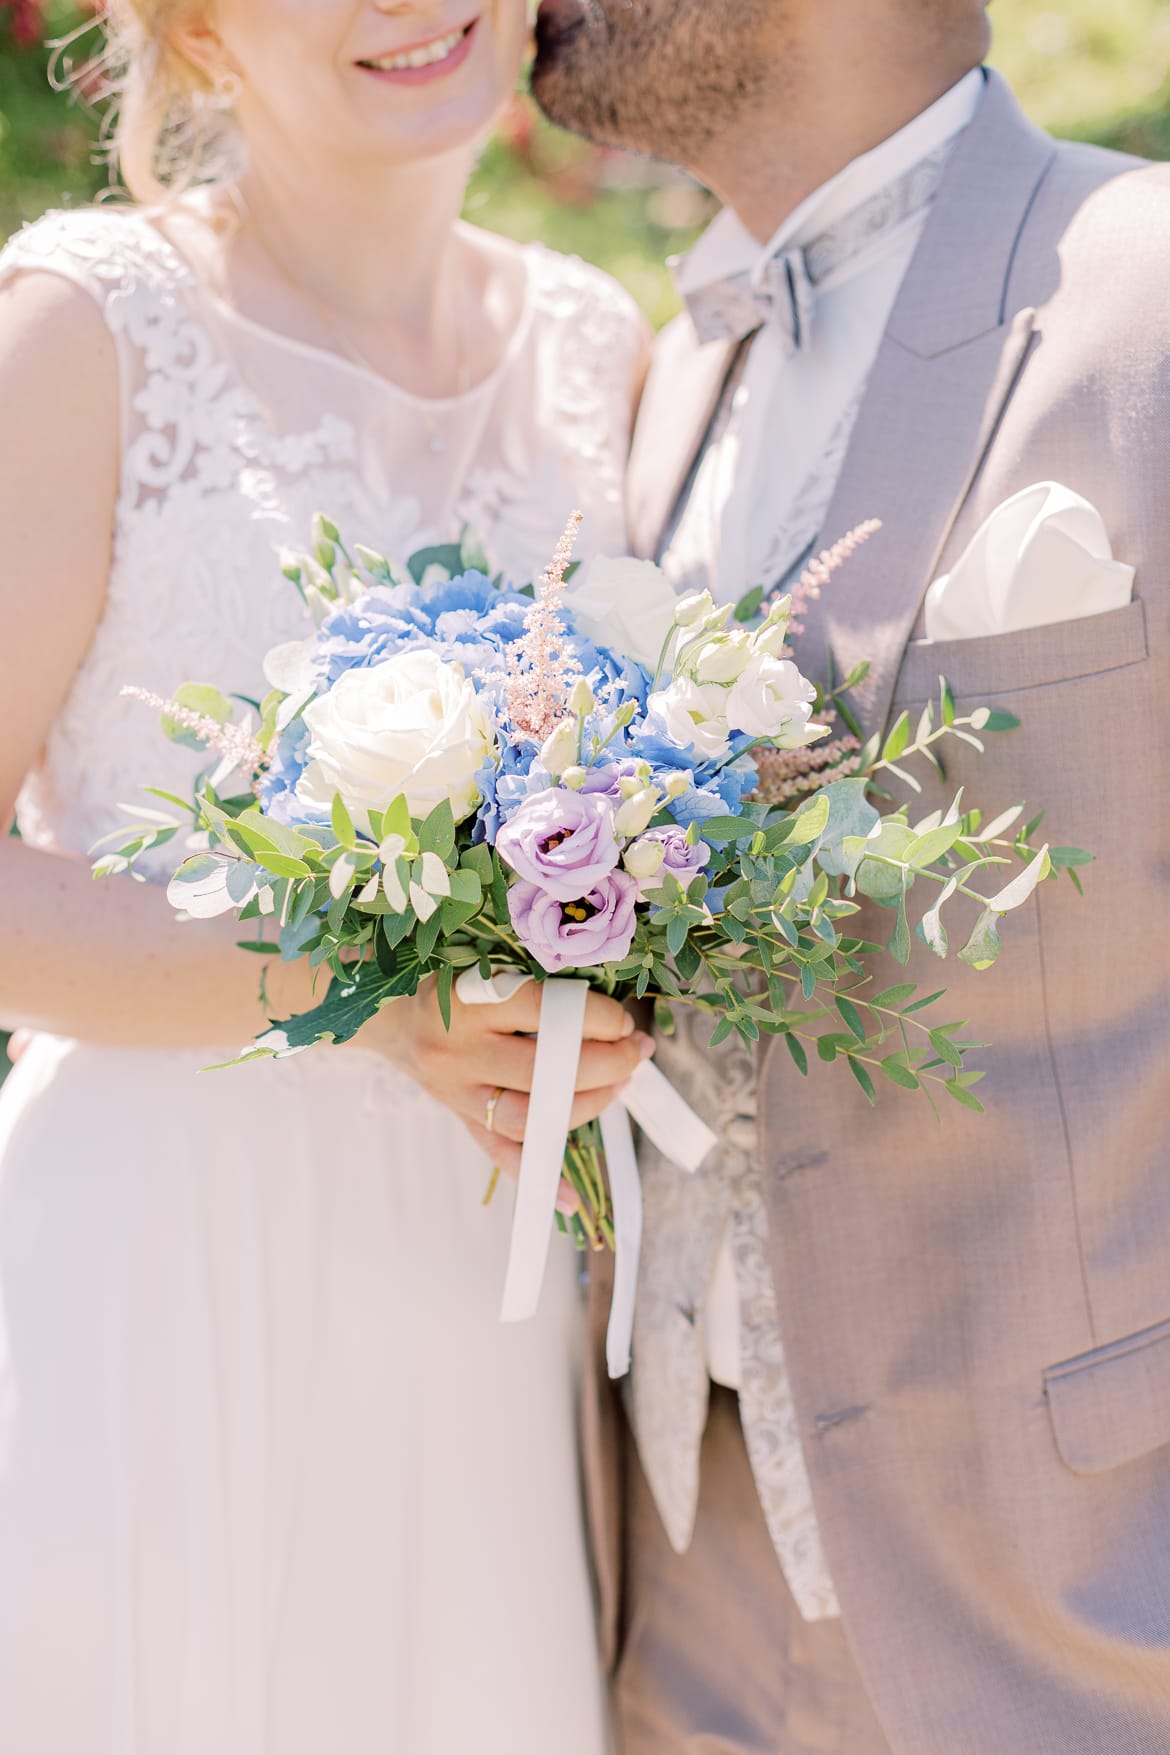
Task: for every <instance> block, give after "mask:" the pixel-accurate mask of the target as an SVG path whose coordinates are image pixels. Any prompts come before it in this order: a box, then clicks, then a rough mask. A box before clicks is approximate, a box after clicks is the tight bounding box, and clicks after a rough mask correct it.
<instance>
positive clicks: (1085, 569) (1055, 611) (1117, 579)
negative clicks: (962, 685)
mask: <svg viewBox="0 0 1170 1755" xmlns="http://www.w3.org/2000/svg"><path fill="white" fill-rule="evenodd" d="M1133 581H1134V569H1133V568H1132V567H1127V566H1125V565H1124V563H1123V562H1121V561H1115V560H1114V559H1113V547H1112V544H1111V543H1110V541H1109V535H1108V532H1107V531H1106V529H1105V524H1104V521H1103V519H1102V517H1101V514H1100V512H1098V510H1097V508H1096V507H1095V506H1094V505H1092V504H1091V502H1090V501H1088V500H1086V499H1082V497H1081V495H1080V494H1074V493H1073V491H1072V489H1071V488H1066V487H1062V486H1061V485H1060V483H1059V482H1056V481H1041V482H1037V483H1036V484H1035V486H1034V487H1029V488H1024V490H1023V492H1022V493H1018V494H1013V495H1012V497H1011V499H1010V500H1005V501H1004V503H1003V505H1002V506H997V507H996V509H995V511H994V512H993V513H992V514H991V516H990V518H988V519H987V521H986V522H985V523H984V524H981V525H980V527H979V529H978V530H977V531H976V532H975V535H974V536H973V537H972V539H971V541H970V543H969V544H968V546H967V548H966V550H965V551H964V553H963V554H962V556H961V557H960V559H959V560H958V561H957V562H956V563H955V566H954V567H953V568H952V570H951V571H950V572H949V573H944V574H943V575H942V577H941V578H939V579H936V580H935V582H934V584H933V585H932V586H931V587H930V590H929V591H928V592H927V594H926V638H927V639H928V640H971V639H975V638H976V637H977V636H978V635H980V634H1008V633H1018V632H1019V631H1020V629H1022V628H1038V627H1044V626H1047V625H1048V624H1049V623H1051V622H1065V621H1076V620H1078V619H1080V618H1081V617H1082V616H1090V615H1101V614H1103V613H1104V612H1105V611H1106V610H1110V609H1121V608H1123V607H1124V605H1125V604H1127V603H1128V602H1129V601H1130V599H1131V597H1132V596H1133Z"/></svg>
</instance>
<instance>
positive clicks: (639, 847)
mask: <svg viewBox="0 0 1170 1755" xmlns="http://www.w3.org/2000/svg"><path fill="white" fill-rule="evenodd" d="M665 858H666V848H665V847H664V846H663V844H662V842H661V841H631V842H630V845H629V846H628V847H627V848H626V851H625V853H624V854H623V855H622V864H623V865H624V866H625V868H626V870H627V871H628V872H629V874H630V876H631V877H636V878H652V877H655V876H656V875H657V873H658V872H660V871H661V870H662V862H663V860H664V859H665Z"/></svg>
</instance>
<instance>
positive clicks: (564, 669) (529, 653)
mask: <svg viewBox="0 0 1170 1755" xmlns="http://www.w3.org/2000/svg"><path fill="white" fill-rule="evenodd" d="M582 522H583V514H582V513H580V512H574V513H572V515H571V516H570V518H569V522H568V523H567V524H566V526H565V529H564V533H563V535H562V536H561V540H560V542H559V543H558V544H557V548H556V553H555V554H554V555H553V558H552V560H551V561H550V562H549V564H548V566H547V567H546V568H545V570H544V572H543V573H542V574H541V576H540V580H539V582H538V584H537V587H536V597H535V600H534V602H533V605H532V608H531V609H530V610H529V611H528V612H527V614H526V615H525V617H524V633H523V634H522V636H521V637H520V639H519V640H517V642H516V644H515V645H514V646H513V647H511V649H510V650H509V652H508V656H507V662H506V665H505V668H504V670H503V671H494V672H492V673H491V674H490V675H489V676H488V677H487V679H486V680H487V681H489V682H502V683H503V685H504V698H505V700H506V701H507V704H508V716H509V718H510V719H511V721H512V724H513V725H514V726H515V727H516V729H517V731H521V732H524V733H525V734H526V735H527V736H529V737H532V738H536V739H537V740H538V741H539V742H541V743H543V742H544V740H545V738H546V737H548V736H549V734H550V733H551V732H553V731H555V730H556V728H557V726H558V725H559V724H560V722H561V720H562V719H564V718H565V717H566V716H567V715H568V711H569V691H570V689H571V688H572V686H573V684H574V682H575V681H576V680H577V678H578V677H579V676H580V675H581V665H580V662H579V660H578V659H577V658H576V657H575V655H574V654H573V653H572V652H571V651H570V650H569V644H568V642H569V630H568V629H567V628H566V626H565V624H564V622H563V621H562V620H561V615H560V606H561V603H562V601H563V599H564V595H565V590H566V586H565V574H566V573H567V572H568V570H569V566H570V563H571V562H572V559H573V545H574V543H575V542H576V540H577V532H578V531H579V530H580V528H581V524H582Z"/></svg>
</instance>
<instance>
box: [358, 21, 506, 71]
mask: <svg viewBox="0 0 1170 1755" xmlns="http://www.w3.org/2000/svg"><path fill="white" fill-rule="evenodd" d="M478 26H479V19H478V18H473V19H472V21H471V23H470V24H464V25H460V26H459V27H458V29H456V30H452V31H448V32H447V33H446V34H445V35H443V36H440V37H431V38H429V39H428V40H427V41H426V42H423V43H413V44H411V45H409V46H408V47H407V48H404V49H396V50H395V51H394V52H393V53H392V54H388V55H367V56H364V57H363V58H362V60H360V61H359V62H358V66H359V67H360V68H361V69H362V71H363V72H365V73H375V74H377V75H378V76H379V77H381V78H384V79H388V80H390V81H391V82H392V83H393V84H395V85H426V84H429V83H430V82H431V81H432V80H435V79H443V78H445V77H446V76H447V75H448V74H450V73H454V72H455V71H456V70H457V69H458V68H460V67H462V66H463V64H464V62H465V61H466V60H467V58H468V56H469V55H470V54H471V51H472V46H473V43H474V41H475V37H476V33H477V30H478Z"/></svg>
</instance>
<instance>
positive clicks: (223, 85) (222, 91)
mask: <svg viewBox="0 0 1170 1755" xmlns="http://www.w3.org/2000/svg"><path fill="white" fill-rule="evenodd" d="M243 89H244V82H243V80H242V79H241V78H240V76H239V74H238V73H232V72H224V73H217V74H216V76H215V78H214V80H213V81H212V84H211V97H210V99H209V100H208V101H209V102H210V105H211V108H212V109H213V110H232V109H234V108H235V106H236V102H237V99H238V98H239V95H240V93H241V92H242V91H243Z"/></svg>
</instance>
